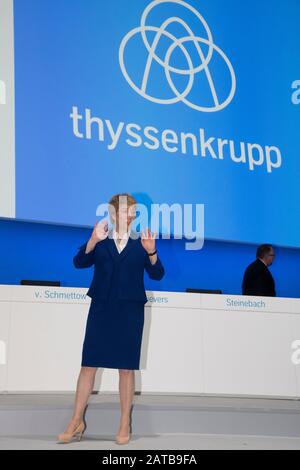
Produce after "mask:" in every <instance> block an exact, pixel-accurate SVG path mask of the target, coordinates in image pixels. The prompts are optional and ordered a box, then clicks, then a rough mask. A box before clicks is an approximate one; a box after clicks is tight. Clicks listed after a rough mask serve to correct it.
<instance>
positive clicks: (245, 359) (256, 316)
mask: <svg viewBox="0 0 300 470" xmlns="http://www.w3.org/2000/svg"><path fill="white" fill-rule="evenodd" d="M86 291H87V289H81V288H65V287H61V288H56V287H34V286H4V285H2V286H0V308H1V315H0V342H1V341H2V344H5V345H6V357H7V359H6V363H5V364H1V358H0V390H2V391H10V392H31V391H39V392H51V391H52V392H54V391H73V390H75V387H76V380H77V374H78V372H79V369H80V360H81V351H82V341H83V336H84V330H85V322H86V318H87V313H88V309H89V303H90V299H89V297H86V296H85V294H86ZM147 295H148V303H147V304H146V307H145V326H144V335H143V344H142V356H141V370H140V371H136V390H137V391H143V392H151V393H178V394H180V393H187V394H217V395H218V394H220V395H241V396H245V395H248V396H269V397H300V365H298V366H297V365H295V364H293V362H292V360H291V356H292V353H293V350H292V348H291V345H292V342H293V341H294V340H295V339H300V300H299V299H283V298H268V297H264V298H258V297H242V296H228V295H207V294H201V295H200V294H194V293H176V292H149V291H148V292H147ZM245 301H250V302H252V305H242V304H241V303H242V302H245ZM233 302H235V304H236V305H234V304H233ZM95 389H100V390H102V391H114V392H116V391H118V371H117V370H114V369H105V370H103V369H100V370H99V372H98V374H97V381H96V386H95Z"/></svg>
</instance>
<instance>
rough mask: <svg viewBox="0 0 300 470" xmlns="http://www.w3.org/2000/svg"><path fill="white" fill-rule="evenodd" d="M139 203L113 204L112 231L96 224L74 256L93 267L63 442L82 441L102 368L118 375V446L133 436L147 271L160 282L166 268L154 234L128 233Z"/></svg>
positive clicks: (119, 197) (126, 197)
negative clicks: (77, 371)
mask: <svg viewBox="0 0 300 470" xmlns="http://www.w3.org/2000/svg"><path fill="white" fill-rule="evenodd" d="M135 206H136V200H135V199H134V198H133V196H131V195H130V194H127V193H122V194H116V195H115V196H113V197H112V198H111V200H110V201H109V214H110V219H111V222H112V224H113V229H112V230H110V231H109V230H108V224H107V221H106V220H102V221H101V223H96V224H95V226H94V229H93V232H92V235H91V238H90V239H89V240H88V241H87V242H86V243H84V244H83V245H82V246H80V247H79V251H78V253H77V254H76V256H75V257H74V260H73V262H74V265H75V267H76V268H87V267H90V266H94V275H93V279H92V282H91V285H90V287H89V290H88V292H87V295H88V296H89V297H91V304H90V309H89V313H88V318H87V323H86V330H85V337H84V342H83V348H82V361H81V370H80V374H79V377H78V381H77V389H76V398H75V405H74V412H73V416H72V419H71V421H70V423H69V424H68V426H67V429H66V431H65V432H64V433H62V434H60V435H59V436H58V440H59V442H64V443H66V442H70V441H71V440H72V439H73V437H75V436H76V437H78V438H79V439H80V438H81V437H82V434H83V432H84V431H85V423H84V411H85V408H86V405H87V402H88V399H89V396H90V394H91V392H92V391H93V386H94V381H95V375H96V372H97V368H98V367H103V368H113V369H118V370H119V394H120V407H121V419H120V427H119V431H118V433H117V435H116V443H117V444H126V443H128V442H129V440H130V433H131V408H132V401H133V397H134V390H135V383H134V382H135V380H134V379H135V376H134V370H139V368H140V364H139V363H140V352H141V344H142V335H143V326H144V305H145V303H146V302H147V296H146V293H145V287H144V270H146V271H147V273H148V275H149V277H150V278H151V279H155V280H160V279H162V277H163V276H164V267H163V265H162V263H161V261H160V259H159V257H158V255H157V250H156V248H155V237H156V234H155V233H151V232H150V230H149V229H148V228H147V229H146V230H144V231H143V232H142V233H141V237H140V236H139V234H137V232H134V231H132V230H131V229H130V224H131V222H132V221H133V220H134V219H135V217H136V212H135Z"/></svg>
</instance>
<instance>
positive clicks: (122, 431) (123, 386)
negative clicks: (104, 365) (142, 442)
mask: <svg viewBox="0 0 300 470" xmlns="http://www.w3.org/2000/svg"><path fill="white" fill-rule="evenodd" d="M134 379H135V375H134V370H128V369H119V393H120V405H121V420H120V427H119V432H118V435H119V436H120V437H125V436H128V433H129V425H130V412H131V407H132V402H133V397H134V388H135V380H134Z"/></svg>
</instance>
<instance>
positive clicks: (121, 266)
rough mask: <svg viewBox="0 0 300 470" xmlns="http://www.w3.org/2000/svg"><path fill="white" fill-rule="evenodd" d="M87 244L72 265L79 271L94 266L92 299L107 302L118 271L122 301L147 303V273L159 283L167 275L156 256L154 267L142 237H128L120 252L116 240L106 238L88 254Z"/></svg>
mask: <svg viewBox="0 0 300 470" xmlns="http://www.w3.org/2000/svg"><path fill="white" fill-rule="evenodd" d="M87 243H88V242H85V243H84V244H83V245H81V246H80V247H79V252H78V253H77V254H76V255H75V256H74V258H73V263H74V266H75V267H76V268H88V267H90V266H93V265H94V275H93V279H92V282H91V285H90V287H89V290H88V292H87V295H88V296H89V297H91V298H92V299H106V298H107V296H108V292H109V288H110V282H111V278H112V274H113V270H114V269H118V271H119V273H118V293H119V298H120V299H127V300H139V301H142V302H144V303H146V302H147V296H146V292H145V287H144V270H146V271H147V273H148V275H149V277H150V278H151V279H155V280H157V281H159V280H160V279H162V277H163V276H164V274H165V270H164V267H163V265H162V263H161V261H160V259H159V257H157V261H156V263H155V264H154V265H152V264H151V262H150V258H149V256H148V254H147V252H146V250H145V249H144V247H143V246H142V243H141V238H140V237H139V238H137V239H134V238H131V237H129V238H128V241H127V244H126V246H125V248H124V249H123V250H122V251H121V253H119V252H118V250H117V247H116V245H115V241H114V240H113V239H112V238H109V237H107V238H105V239H104V240H101V241H99V242H98V243H97V244H96V246H95V248H94V249H93V250H92V251H91V252H90V253H88V254H85V248H86V245H87Z"/></svg>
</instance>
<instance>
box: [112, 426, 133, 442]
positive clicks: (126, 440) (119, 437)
mask: <svg viewBox="0 0 300 470" xmlns="http://www.w3.org/2000/svg"><path fill="white" fill-rule="evenodd" d="M131 433H132V427H131V421H130V423H129V435H128V436H124V437H122V436H119V435H118V434H117V435H116V440H115V442H116V444H128V442H129V441H130V438H131Z"/></svg>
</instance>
